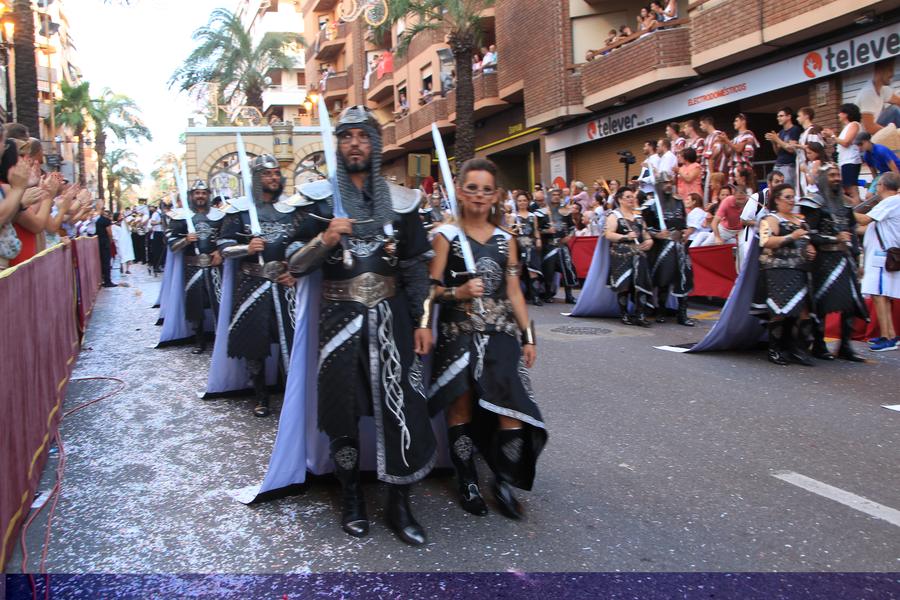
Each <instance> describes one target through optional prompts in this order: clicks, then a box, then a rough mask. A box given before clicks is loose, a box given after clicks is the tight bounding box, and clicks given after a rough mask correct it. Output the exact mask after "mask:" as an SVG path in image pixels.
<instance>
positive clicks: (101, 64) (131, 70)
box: [64, 0, 237, 183]
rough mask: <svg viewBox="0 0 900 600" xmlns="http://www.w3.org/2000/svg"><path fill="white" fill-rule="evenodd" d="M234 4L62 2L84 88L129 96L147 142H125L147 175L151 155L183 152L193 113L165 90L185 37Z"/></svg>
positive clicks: (187, 41) (187, 43) (187, 42)
mask: <svg viewBox="0 0 900 600" xmlns="http://www.w3.org/2000/svg"><path fill="white" fill-rule="evenodd" d="M236 5H237V2H236V1H229V0H132V6H128V7H123V6H107V5H104V3H103V0H65V4H64V12H65V14H66V17H67V18H68V20H69V27H70V34H71V36H72V38H73V40H74V42H75V46H76V48H77V51H78V65H77V66H78V67H79V68H80V69H81V72H82V74H83V76H84V79H85V80H86V81H89V82H90V83H91V92H92V93H93V94H95V95H97V94H99V93H100V92H101V91H102V90H103V88H105V87H109V88H110V89H112V90H113V91H114V92H116V93H120V94H125V95H126V96H130V97H131V98H132V99H133V100H134V101H135V102H136V103H137V105H138V106H139V107H140V109H141V113H142V115H143V117H144V121H145V122H146V124H147V126H148V127H149V128H150V131H151V132H152V134H153V141H152V142H140V143H134V142H132V143H130V144H129V145H128V147H129V148H130V149H131V150H133V151H134V152H135V154H136V155H137V157H138V166H139V167H140V168H141V170H142V171H143V172H144V174H145V175H146V176H147V177H148V178H149V174H150V171H152V170H153V163H154V162H155V161H156V159H157V158H158V157H160V156H162V155H163V154H165V153H166V152H174V153H176V154H181V153H182V152H183V150H184V147H183V146H182V145H181V144H179V143H178V138H179V136H180V135H181V134H182V133H183V132H184V130H185V128H186V127H187V122H188V117H189V116H191V114H192V113H194V112H195V104H194V103H193V102H192V101H191V100H190V99H189V98H188V97H187V95H186V94H179V93H176V91H174V90H169V88H168V80H169V77H171V75H172V73H173V72H174V71H175V69H176V68H177V67H178V65H179V64H181V62H182V61H183V60H184V59H185V58H187V56H188V55H189V54H190V52H191V50H192V49H193V47H194V42H193V40H192V39H191V34H193V32H194V30H195V29H197V28H198V27H200V26H202V25H204V24H206V22H207V20H208V18H209V14H210V13H211V12H212V11H213V9H215V8H218V7H220V6H224V7H226V8H229V9H231V10H234V8H235V7H236ZM145 183H147V182H145Z"/></svg>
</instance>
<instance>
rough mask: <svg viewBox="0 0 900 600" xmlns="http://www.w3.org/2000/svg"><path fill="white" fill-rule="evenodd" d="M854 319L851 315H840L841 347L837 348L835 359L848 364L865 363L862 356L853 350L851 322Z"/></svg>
mask: <svg viewBox="0 0 900 600" xmlns="http://www.w3.org/2000/svg"><path fill="white" fill-rule="evenodd" d="M855 319H856V317H854V316H853V315H852V314H849V313H841V345H840V347H838V353H837V357H838V358H840V359H841V360H849V361H850V362H858V363H862V362H866V359H864V358H863V357H862V356H860V355H859V354H857V353H856V351H855V350H854V349H853V342H852V340H853V321H854V320H855Z"/></svg>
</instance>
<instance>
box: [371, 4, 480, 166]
mask: <svg viewBox="0 0 900 600" xmlns="http://www.w3.org/2000/svg"><path fill="white" fill-rule="evenodd" d="M495 2H496V0H388V20H387V22H388V23H397V22H398V21H400V20H401V19H402V20H403V21H404V22H405V23H407V24H408V26H407V28H406V30H405V31H404V32H403V33H402V34H401V35H400V38H399V39H398V43H397V52H398V54H400V55H403V54H405V53H406V51H407V50H408V49H409V44H410V42H411V41H412V40H413V38H414V37H416V34H418V33H421V32H423V31H433V30H444V31H446V32H447V43H448V44H449V45H450V51H451V52H452V53H453V59H454V61H455V62H456V142H455V145H454V155H455V156H456V162H457V164H461V163H462V162H463V161H466V160H468V159H470V158H472V157H473V156H475V122H474V121H475V119H474V114H475V90H474V88H473V86H472V55H473V54H474V53H475V51H476V50H477V49H478V47H479V44H480V42H481V34H482V29H481V14H482V12H483V11H485V10H487V9H489V8H491V7H493V6H494V4H495Z"/></svg>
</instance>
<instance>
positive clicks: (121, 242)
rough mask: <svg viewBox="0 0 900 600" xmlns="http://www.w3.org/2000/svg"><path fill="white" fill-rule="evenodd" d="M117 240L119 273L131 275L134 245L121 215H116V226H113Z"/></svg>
mask: <svg viewBox="0 0 900 600" xmlns="http://www.w3.org/2000/svg"><path fill="white" fill-rule="evenodd" d="M113 235H114V236H115V238H116V240H115V242H116V251H117V253H118V256H119V272H120V273H123V274H125V275H131V263H132V262H133V261H134V245H133V244H132V243H131V230H130V229H128V223H126V222H125V218H124V217H123V216H122V214H121V213H116V224H115V225H114V226H113Z"/></svg>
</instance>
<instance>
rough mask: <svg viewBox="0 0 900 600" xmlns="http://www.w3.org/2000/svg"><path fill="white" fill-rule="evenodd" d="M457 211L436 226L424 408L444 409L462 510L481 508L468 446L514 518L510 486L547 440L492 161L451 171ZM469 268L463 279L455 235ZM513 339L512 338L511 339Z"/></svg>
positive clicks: (517, 508) (530, 333) (530, 330)
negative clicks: (433, 318) (434, 336)
mask: <svg viewBox="0 0 900 600" xmlns="http://www.w3.org/2000/svg"><path fill="white" fill-rule="evenodd" d="M456 185H457V188H456V189H457V195H458V197H459V198H460V200H461V202H460V218H459V221H458V222H456V223H453V224H450V223H448V224H445V225H441V226H440V227H438V228H437V231H436V235H435V236H434V240H433V242H432V244H433V247H434V253H435V256H434V259H433V260H432V262H431V278H432V283H433V285H434V286H435V290H434V296H435V298H436V299H437V301H438V302H440V304H441V310H440V316H439V333H438V340H437V344H436V347H435V354H434V365H435V368H434V372H433V373H432V384H431V389H430V392H429V409H430V410H431V414H432V415H434V414H437V413H438V412H440V411H444V413H445V415H446V417H447V427H448V438H449V446H450V457H451V459H452V461H453V466H454V467H455V469H456V475H457V479H458V483H459V492H460V500H461V503H462V506H463V508H464V509H465V510H466V511H468V512H470V513H472V514H475V515H484V514H487V505H486V504H485V502H484V499H483V497H482V496H481V491H480V489H479V487H478V473H477V471H476V468H475V461H474V449H475V448H477V449H478V450H479V451H480V452H481V453H482V455H483V456H484V458H485V460H486V461H487V463H488V465H489V466H490V468H491V470H492V471H493V473H494V476H495V479H494V486H493V491H494V497H495V499H496V500H497V504H498V506H499V507H500V511H501V512H502V513H503V514H504V515H506V516H507V517H510V518H513V519H519V518H521V517H522V516H523V509H522V505H521V504H520V503H519V501H518V500H516V497H515V496H514V495H513V491H512V488H513V487H517V488H520V489H524V490H530V489H531V487H532V484H533V482H534V475H535V465H536V463H537V458H538V456H539V455H540V453H541V450H542V449H543V447H544V444H545V443H546V441H547V431H546V428H545V427H544V423H543V418H542V417H541V413H540V410H539V409H538V406H537V404H536V403H535V399H534V392H533V391H532V388H531V380H530V377H529V374H528V369H530V368H531V366H532V365H533V364H534V361H535V358H536V357H537V352H536V350H535V336H534V324H533V323H531V322H529V320H528V309H527V307H526V304H525V298H524V297H523V296H522V289H521V287H520V285H521V284H520V281H519V274H520V273H521V269H522V265H521V263H520V262H519V260H520V259H519V250H518V245H517V244H516V239H515V237H514V236H513V235H511V234H510V233H508V232H506V231H504V230H503V229H501V228H500V226H499V225H500V208H499V203H500V194H499V191H498V189H497V167H496V166H495V165H494V163H492V162H491V161H489V160H485V159H479V158H475V159H471V160H468V161H466V162H465V163H464V164H463V165H462V168H461V169H460V173H459V177H458V179H457V184H456ZM462 235H465V237H466V238H467V239H468V243H469V245H470V246H471V250H472V255H473V257H474V259H475V264H476V270H477V274H476V276H475V277H474V278H468V275H467V273H466V271H467V269H466V265H465V261H464V260H463V253H462V245H461V236H462ZM520 340H521V341H520Z"/></svg>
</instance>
